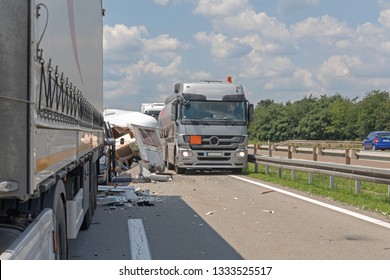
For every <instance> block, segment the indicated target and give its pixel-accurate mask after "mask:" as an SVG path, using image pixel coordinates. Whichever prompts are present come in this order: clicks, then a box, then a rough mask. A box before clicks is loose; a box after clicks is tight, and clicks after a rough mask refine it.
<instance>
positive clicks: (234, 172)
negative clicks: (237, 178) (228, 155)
mask: <svg viewBox="0 0 390 280" xmlns="http://www.w3.org/2000/svg"><path fill="white" fill-rule="evenodd" d="M232 173H233V174H241V173H242V168H233V169H232Z"/></svg>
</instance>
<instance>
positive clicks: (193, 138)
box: [190, 135, 202, 145]
mask: <svg viewBox="0 0 390 280" xmlns="http://www.w3.org/2000/svg"><path fill="white" fill-rule="evenodd" d="M190 144H191V145H200V144H202V136H194V135H193V136H190Z"/></svg>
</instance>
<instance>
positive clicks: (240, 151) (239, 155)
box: [234, 150, 246, 158]
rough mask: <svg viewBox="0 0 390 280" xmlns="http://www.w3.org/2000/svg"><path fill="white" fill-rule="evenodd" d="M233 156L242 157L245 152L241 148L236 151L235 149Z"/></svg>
mask: <svg viewBox="0 0 390 280" xmlns="http://www.w3.org/2000/svg"><path fill="white" fill-rule="evenodd" d="M234 156H235V157H237V158H243V157H245V156H246V152H245V151H243V150H238V151H236V153H235V155H234Z"/></svg>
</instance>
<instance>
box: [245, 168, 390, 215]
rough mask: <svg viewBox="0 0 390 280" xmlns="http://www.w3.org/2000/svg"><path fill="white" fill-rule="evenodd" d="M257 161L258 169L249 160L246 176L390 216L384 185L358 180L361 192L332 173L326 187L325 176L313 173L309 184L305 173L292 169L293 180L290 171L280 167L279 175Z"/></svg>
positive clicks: (353, 184)
mask: <svg viewBox="0 0 390 280" xmlns="http://www.w3.org/2000/svg"><path fill="white" fill-rule="evenodd" d="M262 167H264V166H262V165H259V168H258V170H259V172H258V173H256V172H255V164H253V163H249V164H248V170H247V172H246V173H245V174H246V175H247V176H249V177H251V178H254V179H259V180H262V181H267V182H272V183H276V184H279V185H283V186H286V187H289V188H292V189H297V190H301V191H305V192H307V193H311V194H315V195H318V196H321V197H325V198H327V199H330V200H334V201H338V202H342V203H345V204H348V205H352V206H355V207H357V208H361V209H364V210H369V211H373V212H377V213H380V214H382V215H385V216H386V217H387V218H389V219H390V199H389V197H388V186H387V185H383V184H375V183H370V182H361V193H359V194H356V193H355V180H351V179H345V178H339V177H335V187H334V188H330V184H329V176H327V175H321V174H313V183H312V184H309V180H308V173H307V172H303V171H296V177H295V180H292V171H291V170H283V173H282V177H279V176H278V169H277V168H274V167H269V173H268V174H267V173H266V172H265V167H264V168H262Z"/></svg>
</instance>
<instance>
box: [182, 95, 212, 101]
mask: <svg viewBox="0 0 390 280" xmlns="http://www.w3.org/2000/svg"><path fill="white" fill-rule="evenodd" d="M183 98H184V99H185V100H193V101H206V100H207V98H206V96H205V95H202V94H186V93H183Z"/></svg>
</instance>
